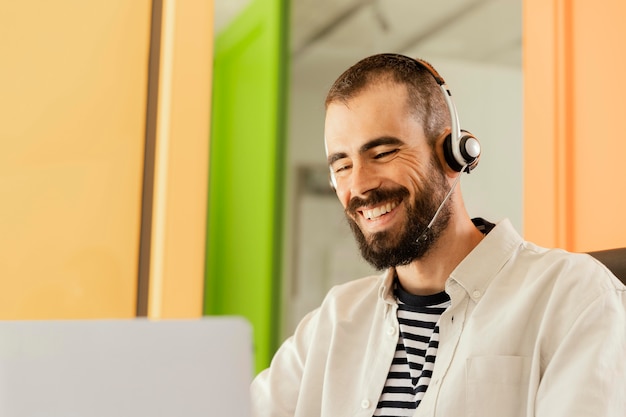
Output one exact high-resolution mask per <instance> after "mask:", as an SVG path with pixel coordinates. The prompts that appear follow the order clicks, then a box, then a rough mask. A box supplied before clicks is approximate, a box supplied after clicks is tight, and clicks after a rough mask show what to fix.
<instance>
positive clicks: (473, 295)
mask: <svg viewBox="0 0 626 417" xmlns="http://www.w3.org/2000/svg"><path fill="white" fill-rule="evenodd" d="M481 295H482V293H481V292H480V291H479V290H474V292H473V293H472V297H474V298H480V296H481Z"/></svg>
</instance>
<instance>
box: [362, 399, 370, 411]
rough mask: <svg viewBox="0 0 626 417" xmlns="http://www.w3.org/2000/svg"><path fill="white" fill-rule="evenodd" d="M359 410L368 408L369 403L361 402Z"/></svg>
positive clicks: (366, 401)
mask: <svg viewBox="0 0 626 417" xmlns="http://www.w3.org/2000/svg"><path fill="white" fill-rule="evenodd" d="M361 408H363V409H366V408H370V402H369V401H368V400H363V401H361Z"/></svg>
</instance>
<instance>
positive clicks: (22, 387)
mask: <svg viewBox="0 0 626 417" xmlns="http://www.w3.org/2000/svg"><path fill="white" fill-rule="evenodd" d="M252 372H253V360H252V331H251V327H250V325H249V323H248V322H246V321H245V320H244V319H241V318H237V317H210V318H203V319H197V320H161V321H150V320H147V319H135V320H79V321H74V320H69V321H5V322H0V416H7V417H40V416H41V417H43V416H46V417H57V416H59V417H60V416H63V417H100V416H107V417H108V416H111V417H113V416H115V417H126V416H128V417H130V416H132V417H142V416H146V417H148V416H150V417H156V416H163V417H165V416H168V417H172V416H177V417H199V416H203V417H207V416H233V417H238V416H241V417H247V416H248V415H249V413H250V404H249V389H248V388H249V384H250V382H251V379H252Z"/></svg>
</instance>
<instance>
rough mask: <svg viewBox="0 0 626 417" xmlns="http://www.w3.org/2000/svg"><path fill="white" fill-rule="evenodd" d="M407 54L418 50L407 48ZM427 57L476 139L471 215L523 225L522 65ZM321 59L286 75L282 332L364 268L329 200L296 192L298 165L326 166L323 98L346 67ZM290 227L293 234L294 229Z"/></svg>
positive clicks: (468, 188) (469, 180) (469, 184)
mask: <svg viewBox="0 0 626 417" xmlns="http://www.w3.org/2000/svg"><path fill="white" fill-rule="evenodd" d="M413 56H419V55H417V54H414V55H413ZM421 58H424V59H426V60H428V61H429V62H431V63H432V64H433V65H434V66H435V67H436V68H437V70H438V71H439V73H440V74H441V75H442V76H443V77H444V78H445V79H446V82H447V84H448V87H449V88H450V90H451V92H452V96H453V98H454V101H455V104H456V107H457V110H458V113H459V120H460V124H461V127H462V128H464V129H467V130H469V131H471V132H472V133H473V134H474V135H475V136H476V137H478V139H479V140H480V141H481V144H482V147H483V154H482V158H481V161H480V164H479V166H478V167H477V168H476V170H474V171H473V172H472V173H471V174H470V175H468V176H466V177H465V178H463V179H462V181H461V184H462V190H463V195H464V198H465V201H466V205H467V208H468V211H469V213H470V215H471V216H472V217H477V216H480V217H484V218H486V219H488V220H491V221H498V220H501V219H503V218H505V217H506V218H509V219H510V220H511V221H512V223H513V225H514V226H515V227H516V228H517V229H518V230H519V231H521V230H522V226H523V224H522V191H523V190H522V186H523V184H522V178H523V175H522V71H521V68H509V67H493V66H485V65H481V64H479V63H470V62H460V61H452V60H443V59H436V58H435V57H432V58H431V57H421ZM351 64H352V63H349V64H343V65H341V66H339V65H337V64H332V63H331V62H329V63H328V65H327V66H326V70H325V71H324V73H319V72H318V73H316V74H311V73H307V72H306V63H295V65H294V67H293V74H292V87H291V104H290V115H289V120H290V126H289V147H290V149H289V165H288V173H289V178H288V194H289V198H288V199H287V201H288V202H289V204H288V207H287V221H288V223H287V225H288V226H287V236H286V243H287V244H286V245H285V247H286V248H287V249H286V251H287V254H286V255H287V256H286V258H287V260H286V265H285V271H286V272H285V274H284V276H285V281H286V282H285V299H286V308H285V310H284V311H285V314H284V316H285V317H284V326H283V327H284V334H285V335H288V334H290V333H291V332H292V331H293V327H294V326H295V324H296V323H297V322H298V321H299V320H300V318H301V317H302V316H303V315H304V314H305V312H306V311H309V310H310V309H312V308H314V307H316V306H317V305H319V303H320V302H321V299H322V297H323V295H324V294H325V293H326V291H327V290H328V288H329V287H330V286H331V285H333V284H335V283H338V282H340V281H347V280H351V279H355V278H358V277H359V276H362V275H363V274H366V273H367V272H368V271H371V269H370V268H369V267H368V266H367V265H365V264H364V263H363V262H362V261H361V260H359V255H358V254H357V252H356V245H354V243H353V242H352V237H351V232H350V231H349V229H348V226H347V225H346V223H345V222H344V221H343V212H342V209H341V206H340V205H339V203H338V202H336V199H334V198H332V197H328V196H320V195H317V196H316V195H304V196H302V195H301V196H300V198H298V197H297V196H298V194H297V192H300V193H302V190H297V188H296V187H297V185H296V183H295V180H296V179H295V176H296V172H297V169H298V167H301V166H319V167H320V169H325V166H326V163H325V159H326V157H325V154H324V144H323V132H324V97H325V95H326V92H327V90H328V88H329V87H330V85H331V84H332V82H333V81H334V79H335V78H336V77H337V76H339V74H340V73H341V72H342V71H343V70H345V69H346V68H347V65H351ZM294 232H295V233H294Z"/></svg>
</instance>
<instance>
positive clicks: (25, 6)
mask: <svg viewBox="0 0 626 417" xmlns="http://www.w3.org/2000/svg"><path fill="white" fill-rule="evenodd" d="M2 9H3V13H2V14H1V15H0V35H1V36H0V52H2V57H3V58H2V66H1V70H0V71H1V73H0V97H2V100H0V121H1V123H0V143H1V144H2V149H3V151H2V152H1V153H0V193H1V197H2V199H1V201H2V204H1V205H0V283H1V284H0V285H1V289H2V291H0V294H1V295H0V297H1V298H0V319H5V320H6V319H66V318H80V319H93V318H123V319H126V318H132V317H137V316H148V317H152V318H155V319H158V318H183V317H198V316H200V315H202V314H237V315H244V316H245V317H247V318H248V319H249V320H250V321H251V323H252V324H253V326H254V331H255V352H256V364H257V368H262V367H264V366H266V365H267V363H268V361H269V358H270V357H271V354H272V353H273V351H274V349H275V348H276V346H277V345H278V343H280V341H281V340H283V339H284V337H285V336H286V335H287V334H289V333H290V331H291V330H292V329H293V326H294V325H295V323H296V322H297V320H298V319H299V318H300V317H301V316H302V314H304V313H305V312H306V311H308V310H309V309H310V308H313V307H314V306H315V305H316V304H317V303H319V300H320V298H321V297H322V296H323V294H324V293H325V292H326V290H327V288H328V287H329V286H330V285H333V284H335V283H338V282H342V281H343V280H346V279H351V278H356V277H358V276H360V275H362V274H365V273H369V272H370V270H369V267H368V266H367V265H365V264H363V263H362V262H361V261H360V260H359V257H358V254H357V253H356V251H355V248H354V245H353V244H352V238H351V236H350V234H349V231H348V229H347V228H346V227H345V224H344V223H343V221H342V213H341V209H340V207H339V205H338V203H337V202H336V201H335V199H334V197H333V196H332V195H331V194H330V193H329V192H328V189H327V188H326V183H325V181H326V179H327V177H326V174H325V166H324V162H323V161H324V154H323V143H322V135H323V104H322V101H323V97H324V93H325V90H326V89H327V88H328V87H329V85H330V83H332V81H333V80H334V78H335V77H336V76H337V75H338V74H339V73H340V72H341V71H343V70H344V69H345V68H346V67H347V66H348V65H350V64H352V63H354V62H355V61H356V60H358V59H359V58H361V57H363V56H366V55H368V54H371V53H375V52H381V51H389V50H393V51H397V52H403V53H406V54H410V55H414V56H419V57H422V58H425V59H427V60H429V61H430V62H432V63H433V64H434V65H435V67H436V68H437V69H438V70H439V71H440V72H441V74H442V75H443V76H444V77H445V78H446V80H447V81H448V84H449V86H450V88H451V90H452V93H453V97H454V99H455V103H456V105H457V108H458V110H459V116H460V119H461V125H462V126H463V127H464V128H467V129H468V130H471V131H472V132H473V133H475V134H476V135H477V136H478V137H479V138H480V139H481V142H482V144H483V147H484V149H485V151H484V157H483V159H482V161H481V164H480V167H479V168H478V169H477V170H476V171H475V172H474V173H472V174H471V175H469V176H467V177H466V178H464V179H463V181H462V187H463V193H464V196H465V198H466V199H467V201H468V208H469V210H470V214H472V215H476V216H484V217H486V218H489V219H491V220H499V219H501V218H504V217H508V218H510V219H511V220H512V222H513V224H514V225H515V226H516V227H517V228H518V229H519V230H520V231H521V232H523V233H524V235H525V237H526V238H528V239H529V240H533V241H535V242H537V243H539V244H542V245H545V246H560V247H564V248H566V249H569V250H573V251H586V250H594V249H605V248H611V247H619V246H626V241H625V240H626V238H625V236H626V223H625V222H624V221H623V220H622V216H623V213H624V212H625V209H626V198H625V197H624V196H623V192H622V190H623V188H624V176H623V172H622V171H623V170H622V168H621V165H622V160H623V158H624V155H625V154H626V142H625V141H624V140H623V139H622V138H621V132H620V131H621V126H620V125H619V122H620V121H621V118H622V113H623V111H624V104H623V101H622V100H621V99H620V98H621V97H623V95H624V93H626V81H625V80H624V78H623V76H622V74H621V72H620V71H621V68H623V67H624V64H625V62H624V61H625V60H626V57H624V55H623V54H621V53H620V49H619V48H620V44H619V42H618V40H619V39H621V38H622V37H623V35H624V33H622V32H623V31H624V30H623V29H620V27H622V25H621V24H620V23H621V21H622V20H623V18H624V16H626V6H624V5H622V3H621V2H619V1H618V0H611V1H608V2H606V4H605V5H604V7H603V8H594V7H592V5H591V4H589V3H588V2H587V3H585V2H584V1H583V0H576V1H564V0H550V1H545V0H523V1H517V0H515V1H514V0H504V1H499V0H491V1H490V0H465V1H454V2H452V1H449V2H447V1H446V2H438V3H437V4H435V3H433V2H430V1H416V0H404V1H401V0H394V1H391V0H385V1H382V0H379V1H357V0H345V1H341V2H337V1H325V2H320V1H305V0H293V1H292V2H288V1H287V0H238V1H233V0H229V1H228V2H226V1H224V0H214V1H211V0H188V1H183V0H152V1H151V0H138V1H133V2H127V1H124V0H109V1H94V2H83V1H80V0H62V1H57V2H54V4H52V3H50V2H45V1H36V0H31V1H25V2H11V1H8V0H3V1H2Z"/></svg>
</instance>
